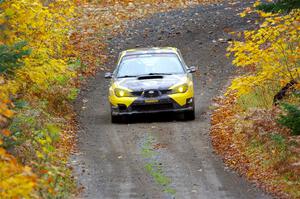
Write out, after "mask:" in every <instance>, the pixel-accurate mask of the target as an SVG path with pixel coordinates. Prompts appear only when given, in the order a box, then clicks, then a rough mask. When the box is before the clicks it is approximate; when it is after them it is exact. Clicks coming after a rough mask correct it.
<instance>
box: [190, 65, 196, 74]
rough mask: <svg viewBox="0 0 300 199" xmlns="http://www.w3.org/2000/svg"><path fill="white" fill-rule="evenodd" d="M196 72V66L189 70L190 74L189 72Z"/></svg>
mask: <svg viewBox="0 0 300 199" xmlns="http://www.w3.org/2000/svg"><path fill="white" fill-rule="evenodd" d="M196 71H197V68H196V66H190V67H189V68H188V72H189V73H194V72H196Z"/></svg>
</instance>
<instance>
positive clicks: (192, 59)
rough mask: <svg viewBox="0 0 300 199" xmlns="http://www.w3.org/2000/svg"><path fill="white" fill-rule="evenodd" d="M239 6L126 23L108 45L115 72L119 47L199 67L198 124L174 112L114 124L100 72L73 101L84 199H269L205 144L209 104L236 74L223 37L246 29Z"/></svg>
mask: <svg viewBox="0 0 300 199" xmlns="http://www.w3.org/2000/svg"><path fill="white" fill-rule="evenodd" d="M243 4H247V3H237V4H235V5H229V4H224V5H220V4H219V5H210V6H206V7H203V6H198V7H196V8H191V9H186V10H177V11H173V12H170V13H163V14H157V15H155V16H152V17H151V18H148V19H145V20H143V21H134V22H128V24H127V29H126V31H125V33H122V34H120V35H119V36H118V37H114V38H112V39H111V40H110V41H109V42H110V49H111V53H112V55H114V57H115V58H114V59H111V63H110V64H111V67H112V68H113V67H114V64H115V59H116V56H117V53H118V52H120V51H121V50H124V49H128V48H135V47H149V46H175V47H177V48H179V49H180V50H181V51H182V54H183V56H184V58H185V60H186V62H187V64H188V65H194V66H199V68H200V72H198V73H196V74H195V89H196V117H197V118H196V120H195V121H192V122H183V121H180V120H178V118H177V117H176V116H174V115H171V114H166V115H151V116H142V117H141V116H139V117H136V118H131V120H130V123H129V124H111V122H110V112H109V111H110V110H109V104H108V100H107V89H108V83H109V82H108V81H107V80H105V79H104V78H103V74H102V73H99V74H97V76H96V77H95V78H94V79H92V80H90V81H89V83H88V86H87V89H86V90H84V91H82V93H81V96H80V98H79V100H78V102H77V103H76V108H77V113H78V115H79V116H78V117H79V118H78V119H79V122H80V125H81V131H80V132H79V143H78V148H79V154H78V155H74V157H73V158H72V160H71V162H72V164H73V165H74V167H75V173H76V176H77V178H78V181H79V184H80V186H84V187H85V189H84V191H83V193H82V194H81V196H80V197H81V198H92V199H94V198H95V199H96V198H105V199H106V198H108V199H110V198H122V199H123V198H124V199H127V198H139V199H142V198H149V199H156V198H157V199H158V198H163V199H164V198H180V199H183V198H187V199H189V198H201V199H202V198H203V199H205V198H210V199H218V198H237V199H242V198H243V199H244V198H247V199H251V198H253V199H254V198H270V197H269V196H267V195H265V194H264V193H262V191H260V190H258V189H257V188H255V187H254V186H253V185H251V184H249V183H248V182H246V181H245V180H244V179H243V178H242V177H239V176H238V175H237V174H235V173H234V172H232V171H230V170H229V169H227V168H226V167H225V166H224V165H223V163H222V161H221V159H220V157H218V156H216V155H214V153H213V152H212V147H211V144H210V138H209V127H210V121H209V113H210V103H211V100H212V98H213V97H214V96H216V95H218V94H219V92H220V89H222V88H223V87H224V85H225V84H226V83H227V82H228V79H229V76H230V75H231V74H232V73H233V67H232V65H231V64H230V60H228V59H227V58H226V56H225V54H226V51H225V49H226V47H227V45H228V44H227V41H228V40H230V39H231V38H230V36H229V35H228V34H227V33H228V32H230V31H237V30H243V29H245V28H247V27H249V25H248V24H250V23H249V21H248V20H249V19H241V18H239V17H238V16H237V15H236V14H237V12H238V10H239V9H242V8H243V7H245V5H243ZM247 21H248V22H247Z"/></svg>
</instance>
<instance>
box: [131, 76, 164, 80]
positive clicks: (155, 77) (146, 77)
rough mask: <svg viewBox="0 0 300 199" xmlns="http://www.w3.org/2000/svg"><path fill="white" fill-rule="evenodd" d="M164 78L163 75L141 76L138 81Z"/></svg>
mask: <svg viewBox="0 0 300 199" xmlns="http://www.w3.org/2000/svg"><path fill="white" fill-rule="evenodd" d="M163 78H164V77H163V76H162V75H143V76H139V77H138V78H137V79H138V80H143V79H163Z"/></svg>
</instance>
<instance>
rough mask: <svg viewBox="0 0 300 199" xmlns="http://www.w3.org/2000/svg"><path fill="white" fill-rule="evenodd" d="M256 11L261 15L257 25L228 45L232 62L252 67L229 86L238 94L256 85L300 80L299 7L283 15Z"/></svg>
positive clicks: (248, 90) (252, 88)
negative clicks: (242, 37) (242, 39)
mask: <svg viewBox="0 0 300 199" xmlns="http://www.w3.org/2000/svg"><path fill="white" fill-rule="evenodd" d="M256 12H257V13H258V14H259V15H260V16H261V17H264V21H263V23H262V24H261V25H260V27H259V28H258V29H256V30H251V31H245V32H244V34H243V35H244V41H234V42H232V43H231V44H230V46H229V48H228V51H229V52H230V53H232V54H233V57H234V60H233V64H234V65H236V66H238V67H244V68H251V69H252V70H250V71H249V73H248V74H246V75H243V76H241V77H239V78H236V79H234V80H233V82H232V85H231V87H230V90H237V94H238V95H239V96H240V95H243V94H248V93H250V92H252V91H253V90H254V89H255V88H256V87H267V88H268V87H270V85H277V84H278V85H279V84H281V85H282V84H283V85H285V84H287V83H288V82H290V81H292V80H295V81H300V76H299V75H300V74H299V69H300V68H299V67H300V65H299V64H300V62H299V60H300V53H299V52H300V10H299V9H298V10H294V11H292V12H291V13H289V14H288V15H285V16H281V15H280V16H279V15H277V14H270V13H264V12H262V11H256Z"/></svg>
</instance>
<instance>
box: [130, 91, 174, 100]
mask: <svg viewBox="0 0 300 199" xmlns="http://www.w3.org/2000/svg"><path fill="white" fill-rule="evenodd" d="M155 91H157V92H158V93H157V92H156V93H154V94H156V95H157V96H159V95H168V94H171V90H169V89H167V90H155ZM147 92H148V93H147ZM131 94H132V95H133V96H135V97H140V96H144V97H147V98H149V97H155V96H151V95H150V96H149V91H133V92H131ZM157 96H156V97H157Z"/></svg>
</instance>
